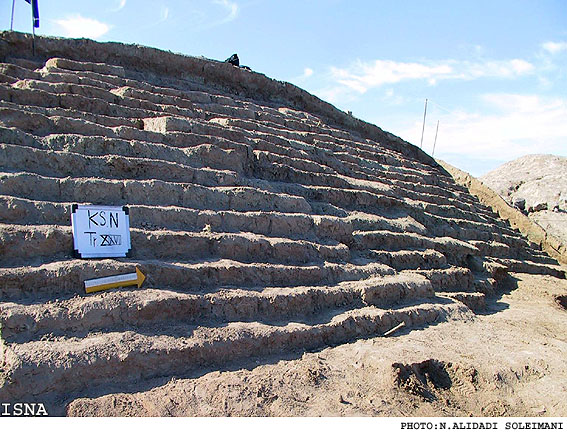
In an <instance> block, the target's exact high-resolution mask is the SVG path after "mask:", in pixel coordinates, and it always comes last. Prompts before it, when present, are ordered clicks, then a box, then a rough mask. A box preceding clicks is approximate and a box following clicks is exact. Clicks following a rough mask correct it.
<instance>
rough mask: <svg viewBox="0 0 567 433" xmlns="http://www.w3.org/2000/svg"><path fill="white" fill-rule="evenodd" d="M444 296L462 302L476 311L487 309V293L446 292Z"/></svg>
mask: <svg viewBox="0 0 567 433" xmlns="http://www.w3.org/2000/svg"><path fill="white" fill-rule="evenodd" d="M443 296H446V297H448V298H450V299H454V300H456V301H459V302H462V303H463V304H465V305H466V306H467V307H469V308H470V309H471V310H472V311H473V312H474V313H482V312H483V311H485V310H486V295H485V294H484V293H477V292H474V293H469V292H445V293H443Z"/></svg>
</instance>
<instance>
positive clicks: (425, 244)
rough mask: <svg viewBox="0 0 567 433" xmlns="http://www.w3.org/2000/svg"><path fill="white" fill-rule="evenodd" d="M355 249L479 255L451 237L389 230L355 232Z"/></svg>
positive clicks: (472, 246) (475, 250) (468, 246)
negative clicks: (429, 251)
mask: <svg viewBox="0 0 567 433" xmlns="http://www.w3.org/2000/svg"><path fill="white" fill-rule="evenodd" d="M353 238H354V247H355V248H357V249H359V250H365V249H376V248H381V249H385V250H389V251H399V250H403V249H411V248H422V249H434V250H436V251H439V252H441V253H444V254H445V255H453V256H466V255H467V254H470V255H475V256H476V255H479V250H478V248H476V247H475V246H474V245H472V244H470V243H468V242H464V241H461V240H458V239H454V238H450V237H439V238H432V237H427V236H423V235H420V234H417V233H397V232H390V231H388V230H374V231H367V232H358V231H355V232H353Z"/></svg>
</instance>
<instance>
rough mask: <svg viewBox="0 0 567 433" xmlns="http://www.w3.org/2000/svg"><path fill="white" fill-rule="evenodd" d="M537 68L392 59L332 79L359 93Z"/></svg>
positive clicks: (358, 65) (517, 63)
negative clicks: (386, 86) (415, 82)
mask: <svg viewBox="0 0 567 433" xmlns="http://www.w3.org/2000/svg"><path fill="white" fill-rule="evenodd" d="M534 69H535V68H534V66H533V65H532V64H531V63H529V62H527V61H525V60H521V59H512V60H493V61H485V62H477V63H474V62H469V61H458V60H445V61H441V62H422V63H417V62H411V63H406V62H395V61H392V60H374V61H373V62H362V61H360V60H358V61H356V62H355V63H354V64H353V65H351V66H350V67H348V68H342V69H341V68H336V67H331V77H332V79H333V80H334V81H336V82H337V83H339V84H341V85H343V86H346V87H348V88H350V89H352V90H355V91H357V92H359V93H365V92H366V91H367V90H369V89H371V88H375V87H379V86H382V85H384V84H395V83H399V82H401V81H407V80H427V82H428V83H429V85H435V84H436V83H437V81H438V80H448V79H452V80H474V79H477V78H482V77H496V78H513V77H516V76H520V75H525V74H529V73H531V72H533V71H534Z"/></svg>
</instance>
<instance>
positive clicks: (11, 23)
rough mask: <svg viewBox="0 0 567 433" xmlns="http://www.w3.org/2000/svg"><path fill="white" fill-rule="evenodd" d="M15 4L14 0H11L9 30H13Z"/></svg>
mask: <svg viewBox="0 0 567 433" xmlns="http://www.w3.org/2000/svg"><path fill="white" fill-rule="evenodd" d="M15 6H16V0H12V19H11V20H10V31H11V32H13V31H14V7H15Z"/></svg>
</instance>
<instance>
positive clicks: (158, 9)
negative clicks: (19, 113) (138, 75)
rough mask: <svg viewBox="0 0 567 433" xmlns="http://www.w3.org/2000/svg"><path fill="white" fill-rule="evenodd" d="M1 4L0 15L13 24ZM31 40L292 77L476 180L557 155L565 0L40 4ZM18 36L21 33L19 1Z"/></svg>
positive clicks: (562, 119) (564, 107) (562, 127)
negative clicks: (228, 64)
mask: <svg viewBox="0 0 567 433" xmlns="http://www.w3.org/2000/svg"><path fill="white" fill-rule="evenodd" d="M11 3H12V2H11V1H8V0H6V1H4V2H3V4H2V10H0V26H1V27H2V28H3V29H9V27H10V13H11ZM39 9H40V18H41V20H40V28H39V29H38V30H37V34H43V35H54V36H66V37H88V38H91V39H96V40H99V41H119V42H125V43H136V44H141V45H149V46H153V47H157V48H162V49H165V50H170V51H174V52H179V53H183V54H187V55H193V56H204V57H207V58H211V59H217V60H224V59H226V58H227V57H229V56H230V55H231V54H232V53H238V55H239V57H240V60H241V64H245V65H248V66H250V67H251V68H252V69H253V70H255V71H258V72H261V73H264V74H266V75H267V76H269V77H272V78H275V79H278V80H283V81H289V82H291V83H294V84H296V85H298V86H300V87H302V88H304V89H306V90H307V91H309V92H311V93H313V94H315V95H317V96H319V97H320V98H322V99H324V100H326V101H328V102H331V103H332V104H334V105H335V106H336V107H338V108H340V109H342V110H345V111H352V112H353V115H354V116H356V117H358V118H360V119H363V120H366V121H368V122H371V123H374V124H376V125H378V126H380V127H381V128H383V129H385V130H387V131H390V132H392V133H394V134H396V135H398V136H400V137H402V138H404V139H405V140H408V141H410V142H411V143H413V144H416V145H418V146H419V145H420V141H421V130H422V121H423V109H424V102H425V99H426V98H427V99H428V100H429V103H428V114H427V122H426V128H425V134H424V139H423V149H424V150H425V151H426V152H428V153H430V154H431V153H432V151H433V142H434V138H435V130H436V125H437V122H438V121H439V133H438V139H437V143H436V148H435V155H434V156H435V157H439V158H441V159H444V160H446V161H448V162H450V163H452V164H453V165H455V166H457V167H459V168H461V169H464V170H466V171H469V172H471V173H472V174H474V175H477V176H478V175H482V174H483V173H485V172H487V171H489V170H491V169H493V168H495V167H496V166H498V165H499V164H501V163H503V162H506V161H509V160H512V159H515V158H517V157H520V156H522V155H526V154H530V153H552V154H556V155H562V156H567V0H529V1H526V0H490V1H485V0H474V1H473V0H460V1H454V0H429V1H420V0H397V1H393V0H391V1H388V2H386V1H356V0H302V1H300V0H285V1H284V0H200V1H191V0H186V1H180V0H151V1H148V0H97V1H94V0H92V1H71V0H51V1H46V0H43V1H42V0H39ZM14 30H17V31H30V7H29V5H28V4H27V3H26V2H25V1H24V0H16V10H15V20H14Z"/></svg>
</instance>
